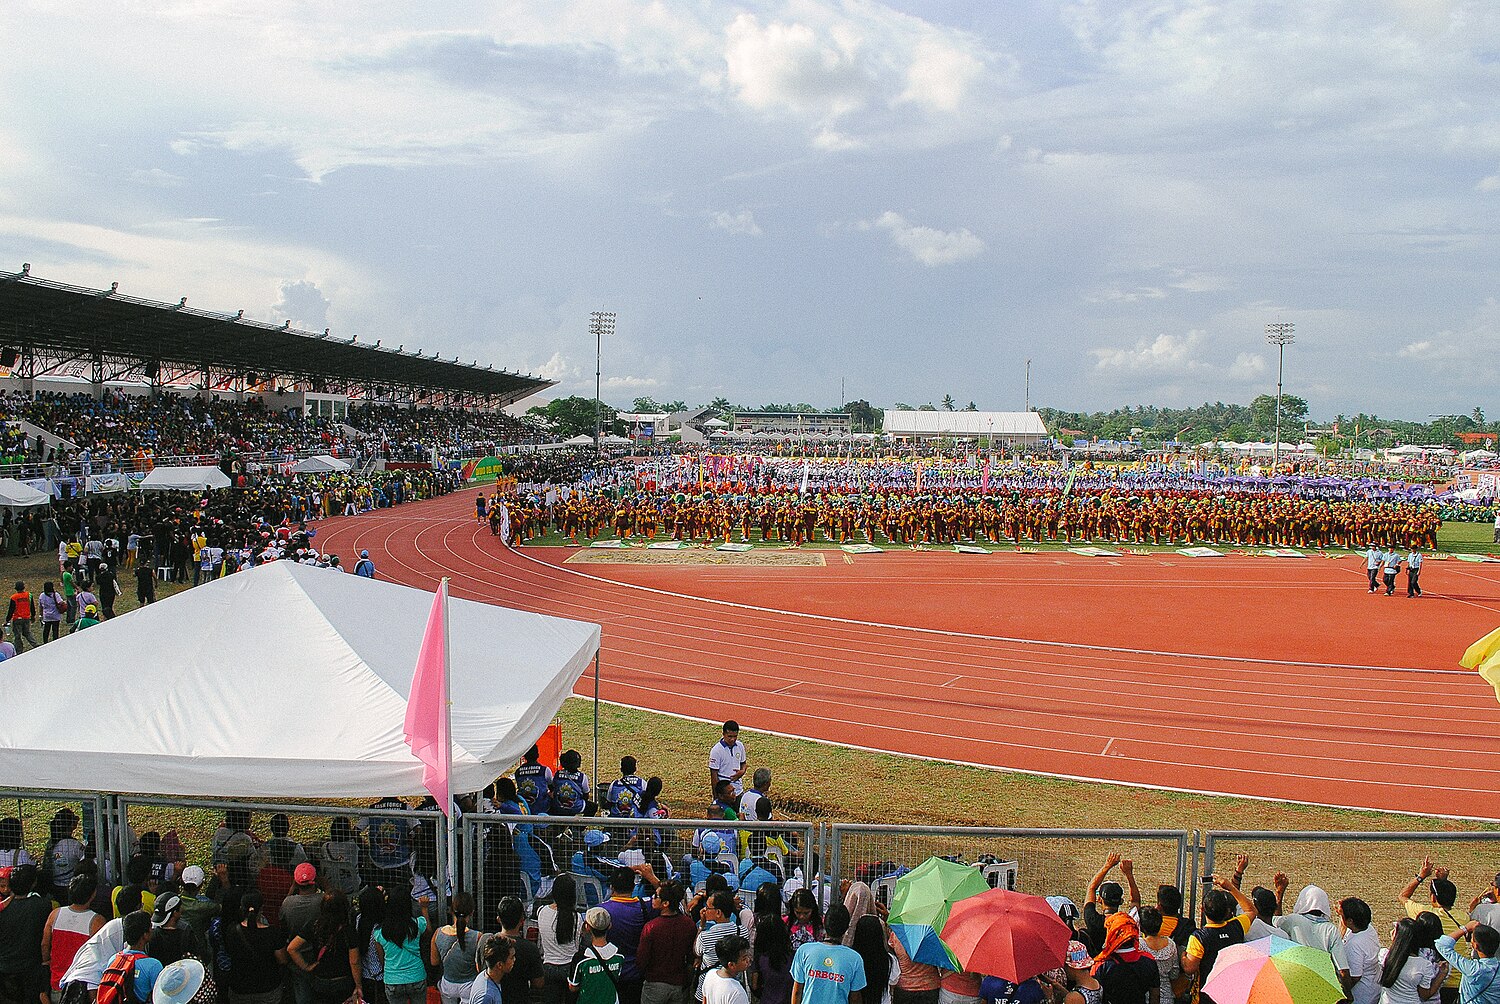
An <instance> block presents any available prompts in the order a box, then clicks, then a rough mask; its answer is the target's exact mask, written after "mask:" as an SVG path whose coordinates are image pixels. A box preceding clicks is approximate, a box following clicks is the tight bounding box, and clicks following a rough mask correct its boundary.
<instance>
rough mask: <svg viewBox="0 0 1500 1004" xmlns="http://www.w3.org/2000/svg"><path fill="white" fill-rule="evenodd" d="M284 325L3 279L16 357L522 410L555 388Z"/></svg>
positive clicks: (3, 308)
mask: <svg viewBox="0 0 1500 1004" xmlns="http://www.w3.org/2000/svg"><path fill="white" fill-rule="evenodd" d="M357 339H358V336H357V335H356V336H354V337H353V338H335V337H333V336H331V335H330V334H329V333H328V332H327V331H323V332H322V333H317V332H311V331H299V330H296V329H294V328H292V327H291V326H290V322H288V324H286V325H276V324H267V323H265V322H262V321H252V320H246V319H245V317H244V312H243V311H240V312H239V313H237V314H220V313H215V312H212V311H207V310H198V309H195V308H193V307H189V306H187V298H186V297H184V298H183V299H182V301H181V302H179V303H175V304H172V303H158V302H155V301H152V300H141V299H136V298H135V297H130V296H125V295H123V294H121V293H119V292H118V291H117V289H116V288H115V287H114V286H111V287H110V289H108V290H96V289H85V288H82V287H79V286H69V285H66V284H63V283H57V282H49V281H47V280H44V279H37V278H34V277H32V276H31V275H30V274H29V268H27V269H23V270H22V271H20V272H0V347H3V348H11V349H15V350H17V351H20V350H23V349H28V348H29V349H33V350H44V351H47V352H50V353H72V354H76V355H78V356H79V357H81V358H88V357H94V356H95V355H96V354H99V353H102V354H104V355H109V356H115V357H127V358H133V359H138V360H141V361H142V362H143V363H144V362H156V363H162V364H166V365H170V366H182V367H188V368H201V367H211V368H214V369H218V370H227V371H234V372H237V373H242V374H266V375H269V376H275V377H278V378H284V379H286V380H288V381H301V382H313V381H347V382H352V383H359V384H370V385H377V384H378V385H382V386H387V387H404V388H408V389H412V390H420V391H431V392H447V393H464V394H476V395H481V396H484V397H491V398H499V399H500V400H501V402H502V403H510V402H512V401H519V400H520V399H522V398H524V397H528V396H530V395H532V394H535V393H536V392H537V391H540V390H544V389H546V388H547V387H551V386H552V385H553V382H552V381H549V380H543V379H540V378H538V377H534V376H530V375H523V374H520V373H512V372H509V371H507V370H503V369H495V368H494V367H493V366H479V365H477V364H476V365H470V364H467V363H461V362H458V361H457V360H453V359H440V358H438V357H437V355H436V354H433V355H425V354H421V353H417V352H408V351H404V350H402V349H392V348H385V347H382V346H381V345H380V344H379V342H378V341H377V342H376V343H375V344H373V345H360V344H357Z"/></svg>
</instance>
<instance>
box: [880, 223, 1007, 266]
mask: <svg viewBox="0 0 1500 1004" xmlns="http://www.w3.org/2000/svg"><path fill="white" fill-rule="evenodd" d="M860 229H862V230H884V231H885V232H886V233H888V234H890V237H891V242H892V243H893V244H895V245H896V246H897V247H898V248H900V249H901V250H902V251H904V252H906V253H907V254H908V255H910V256H911V257H912V258H913V259H915V260H916V261H919V262H921V263H922V264H923V265H926V266H927V267H928V268H932V267H934V266H937V265H951V264H953V263H954V262H960V261H968V260H969V259H970V258H977V257H978V256H979V255H981V254H983V253H984V248H985V245H984V241H983V240H982V239H980V237H979V236H978V235H976V234H975V233H974V232H973V231H971V230H969V229H967V228H962V229H959V230H938V229H937V228H936V227H924V226H919V225H917V224H913V223H908V222H907V221H906V218H905V217H904V216H902V215H901V214H900V213H897V212H893V211H891V210H886V211H885V212H883V213H881V214H880V216H879V217H878V218H876V219H874V220H869V221H866V222H864V223H861V224H860Z"/></svg>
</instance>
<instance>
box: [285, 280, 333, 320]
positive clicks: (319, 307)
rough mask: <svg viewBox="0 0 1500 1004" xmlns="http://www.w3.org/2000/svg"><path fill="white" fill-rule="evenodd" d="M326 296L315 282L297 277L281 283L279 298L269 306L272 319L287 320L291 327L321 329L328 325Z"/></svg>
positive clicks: (328, 304) (329, 304) (329, 305)
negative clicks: (273, 304) (274, 303)
mask: <svg viewBox="0 0 1500 1004" xmlns="http://www.w3.org/2000/svg"><path fill="white" fill-rule="evenodd" d="M332 305H333V304H331V303H330V302H329V301H328V297H326V296H324V295H323V291H322V290H320V289H319V288H318V284H317V283H315V282H309V281H307V280H306V279H299V280H296V281H294V282H283V283H282V284H281V299H280V300H278V301H276V305H275V306H273V307H272V308H271V315H272V319H273V320H289V321H291V322H292V327H294V328H302V329H305V330H308V331H321V330H323V329H324V328H326V327H328V308H329V307H331V306H332Z"/></svg>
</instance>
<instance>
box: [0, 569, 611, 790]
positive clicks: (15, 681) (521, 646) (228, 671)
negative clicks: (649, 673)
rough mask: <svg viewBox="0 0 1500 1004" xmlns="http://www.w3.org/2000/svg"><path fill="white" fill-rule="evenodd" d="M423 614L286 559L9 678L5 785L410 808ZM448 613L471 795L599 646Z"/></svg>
mask: <svg viewBox="0 0 1500 1004" xmlns="http://www.w3.org/2000/svg"><path fill="white" fill-rule="evenodd" d="M431 608H432V594H431V593H429V592H425V591H423V590H420V589H412V588H410V587H407V586H401V585H396V584H394V583H389V582H381V581H379V580H372V579H366V578H361V577H359V576H356V575H346V574H341V573H339V572H337V571H331V570H329V569H323V568H317V567H314V566H308V565H298V564H296V563H294V562H285V561H278V562H272V563H270V564H267V565H262V566H260V567H258V568H255V569H251V570H249V571H245V572H240V573H237V574H234V575H230V576H226V577H225V578H222V579H218V580H215V581H213V582H209V583H207V584H205V585H202V586H198V587H196V588H194V589H190V590H187V591H186V592H183V593H180V594H178V595H176V596H173V597H171V598H169V599H166V600H163V601H162V602H160V603H153V604H151V605H149V606H146V607H143V608H141V609H140V610H136V611H132V612H131V613H128V614H125V615H124V616H121V617H118V618H115V619H114V620H109V621H105V622H103V623H101V624H99V625H96V626H95V627H91V628H89V629H88V630H86V631H80V632H78V633H76V634H72V635H65V636H64V637H63V638H61V639H60V640H58V641H57V642H54V643H52V644H50V645H47V646H45V647H42V648H36V649H30V650H28V651H26V652H24V653H23V654H21V655H19V656H17V657H16V658H15V659H8V660H6V663H5V683H6V693H7V694H9V695H10V714H7V715H5V716H4V717H3V718H0V750H3V753H0V787H10V788H47V789H64V790H73V791H106V792H137V793H141V794H160V795H185V796H186V795H195V796H196V795H234V796H238V797H241V798H257V797H270V798H374V797H381V796H385V795H391V794H412V793H416V792H420V791H422V790H423V786H422V765H421V763H420V762H419V761H418V760H417V759H416V758H415V757H413V756H412V753H411V750H410V749H409V748H408V747H407V745H406V742H405V740H404V736H403V724H404V721H405V715H406V698H407V694H408V693H409V691H410V688H411V679H412V673H413V670H414V667H415V666H416V661H417V651H418V649H419V648H420V646H421V642H422V634H423V631H424V629H425V627H426V622H427V616H428V613H429V612H430V610H431ZM449 613H450V618H449V630H448V637H449V644H450V649H449V667H450V668H449V689H450V693H451V698H452V702H453V712H452V716H453V717H452V720H453V776H452V790H454V791H456V792H457V791H477V790H479V789H481V788H483V787H484V786H485V785H487V784H489V783H490V782H491V781H493V780H494V779H495V777H496V776H498V775H499V774H500V773H501V772H503V771H504V770H505V769H506V768H507V767H509V766H510V765H511V764H512V763H514V762H515V761H516V760H517V759H519V758H520V756H521V754H523V753H524V752H525V751H526V749H527V747H529V746H530V745H531V744H532V743H533V742H535V741H536V739H537V737H538V736H540V735H541V733H542V731H543V730H544V729H545V728H546V727H547V725H548V723H550V722H551V721H552V719H553V716H554V715H555V714H556V713H557V710H558V708H559V707H560V706H561V705H562V702H563V700H564V699H565V698H566V697H567V696H568V695H569V694H570V693H571V692H572V690H573V685H574V683H575V682H577V680H578V678H579V677H580V676H581V675H582V674H583V672H584V670H585V669H586V668H587V667H588V665H589V663H590V662H592V661H593V660H594V658H595V655H596V653H597V652H598V650H599V634H600V632H599V627H598V625H595V624H587V623H583V622H580V621H572V620H564V619H562V618H557V617H544V616H541V615H539V614H529V613H522V612H520V611H516V610H509V609H506V608H504V607H496V606H490V605H489V604H485V603H475V602H472V601H469V600H458V599H454V600H450V601H449ZM80 716H81V717H80ZM80 723H86V724H83V725H80Z"/></svg>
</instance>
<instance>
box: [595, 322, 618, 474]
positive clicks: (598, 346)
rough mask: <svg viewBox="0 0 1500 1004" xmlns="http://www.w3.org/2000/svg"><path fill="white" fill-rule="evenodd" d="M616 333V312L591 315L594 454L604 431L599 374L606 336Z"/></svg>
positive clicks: (597, 449)
mask: <svg viewBox="0 0 1500 1004" xmlns="http://www.w3.org/2000/svg"><path fill="white" fill-rule="evenodd" d="M614 333H615V315H614V311H610V310H596V311H594V312H593V313H591V314H589V334H591V335H593V336H594V452H595V453H598V452H599V437H600V435H601V434H602V433H603V431H604V404H603V400H604V399H603V397H601V395H600V384H599V374H600V373H601V372H602V370H603V367H602V366H601V365H600V361H601V360H602V359H603V358H604V336H605V335H612V334H614Z"/></svg>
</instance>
